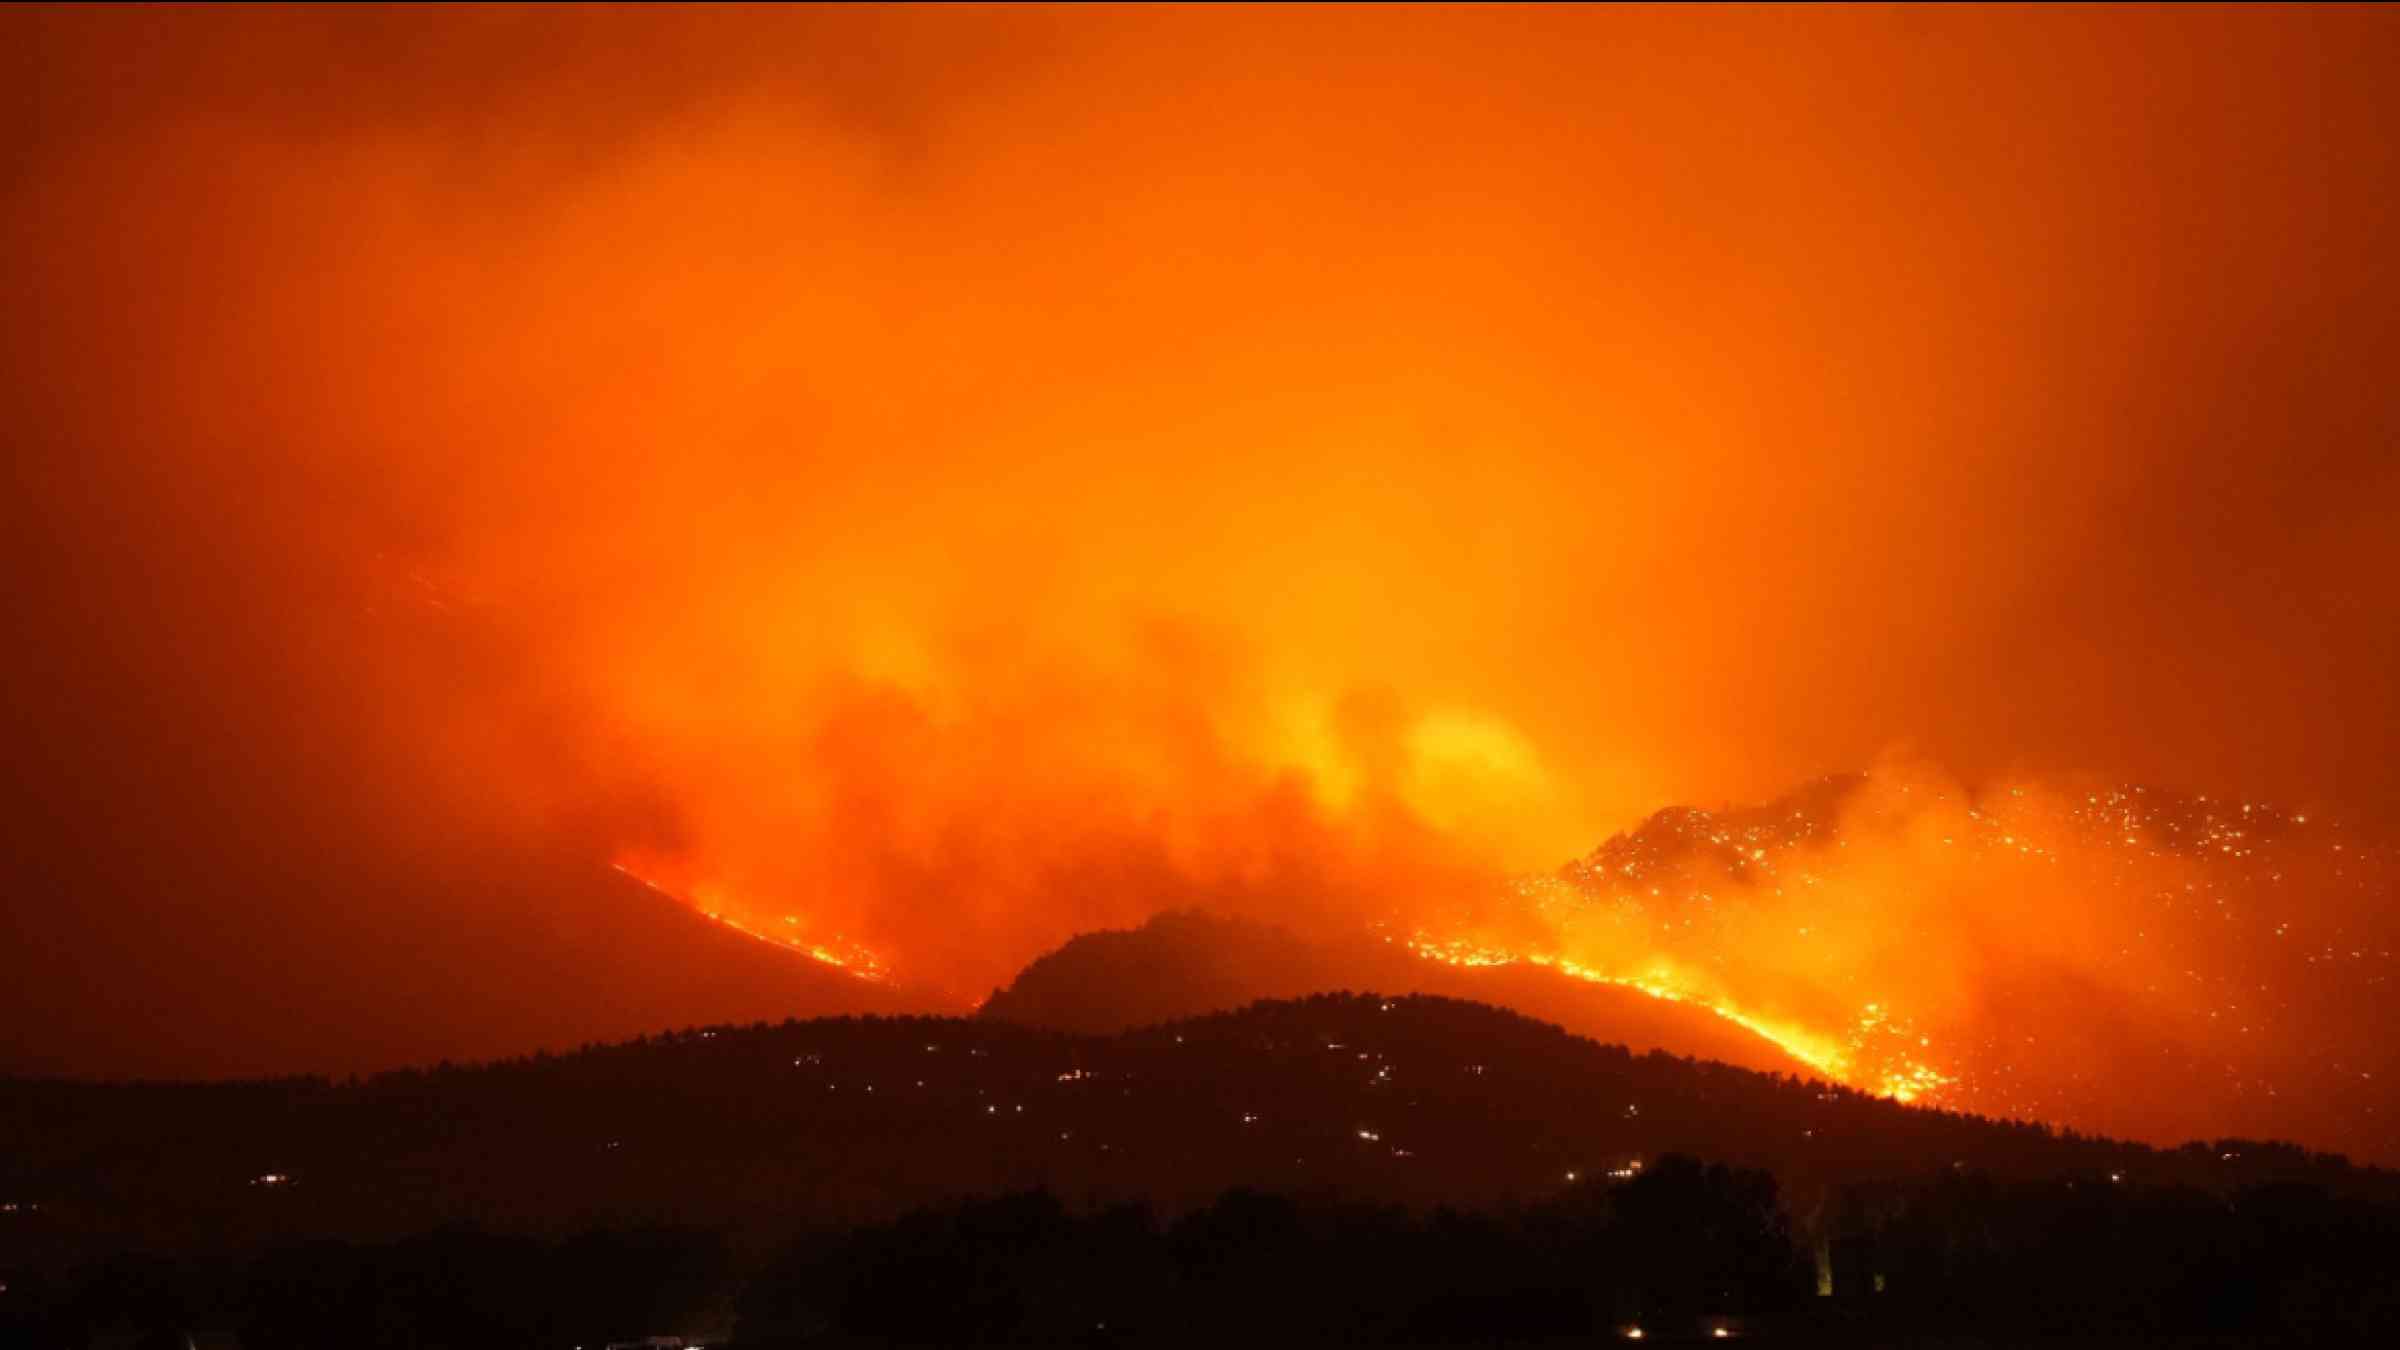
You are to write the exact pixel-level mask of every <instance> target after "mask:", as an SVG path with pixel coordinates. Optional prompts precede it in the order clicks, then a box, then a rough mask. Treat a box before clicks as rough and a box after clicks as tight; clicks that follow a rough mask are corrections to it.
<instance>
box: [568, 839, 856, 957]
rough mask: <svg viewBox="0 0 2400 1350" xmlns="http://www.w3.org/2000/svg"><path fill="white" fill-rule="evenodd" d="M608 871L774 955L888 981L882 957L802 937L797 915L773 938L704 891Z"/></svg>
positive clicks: (620, 865) (831, 940)
mask: <svg viewBox="0 0 2400 1350" xmlns="http://www.w3.org/2000/svg"><path fill="white" fill-rule="evenodd" d="M609 867H610V869H611V870H613V871H616V872H619V873H622V874H623V875H625V876H627V877H630V878H632V879H633V880H635V881H638V882H640V883H641V884H642V885H644V886H647V887H649V888H650V889H651V890H653V891H656V892H658V893H659V894H660V895H663V896H665V897H667V898H668V899H670V900H673V901H675V902H676V903H678V904H680V905H684V906H686V907H687V908H690V909H692V910H694V911H695V912H697V913H699V914H700V915H701V916H702V917H704V918H707V919H710V920H712V921H714V922H716V923H719V924H722V925H724V926H725V927H727V928H730V929H732V930H733V931H734V932H737V933H740V934H741V935H742V936H744V937H747V938H750V939H751V940H753V941H756V942H763V943H765V944H766V945H768V946H770V947H773V948H775V949H777V950H778V951H788V952H793V953H796V954H798V955H801V956H805V957H807V958H808V959H810V960H812V961H815V962H818V963H820V964H822V965H828V966H831V967H833V968H834V969H835V970H838V971H840V972H842V973H843V974H845V975H849V976H851V977H853V978H855V979H860V980H865V981H866V982H867V983H869V984H883V983H887V982H888V981H889V980H890V979H891V974H892V971H891V966H890V965H889V964H887V963H886V962H885V961H884V959H883V958H882V957H880V956H878V955H876V954H875V953H874V952H872V951H869V950H867V949H866V948H865V947H862V946H860V945H859V944H857V943H856V942H852V941H850V940H849V939H848V938H845V937H843V936H842V935H841V934H839V933H834V934H830V935H827V936H826V937H824V938H822V939H815V938H810V937H808V936H805V934H806V933H807V931H808V929H809V928H810V927H811V925H810V924H809V923H808V922H807V921H806V920H804V919H803V918H802V917H801V916H799V915H797V914H787V915H784V916H783V921H784V923H785V924H787V925H789V926H790V927H791V928H792V929H793V930H794V931H793V932H791V933H789V934H786V935H784V936H782V937H775V936H771V935H769V934H766V933H762V932H760V931H758V930H757V929H755V928H752V927H751V926H750V925H748V924H746V923H744V922H742V921H741V920H740V919H736V918H730V917H728V916H727V915H726V914H725V911H724V909H723V908H722V907H721V906H719V905H715V904H712V903H710V897H709V895H708V894H707V888H702V889H701V890H699V891H696V892H694V893H693V894H689V895H686V894H679V893H678V892H677V891H676V890H674V889H673V888H671V887H668V886H665V885H662V884H660V883H659V882H657V881H653V880H652V879H650V878H649V877H647V876H644V875H643V874H642V873H640V872H637V871H635V870H634V869H633V868H632V867H631V866H628V865H627V864H626V863H625V862H623V861H618V862H612V863H610V864H609Z"/></svg>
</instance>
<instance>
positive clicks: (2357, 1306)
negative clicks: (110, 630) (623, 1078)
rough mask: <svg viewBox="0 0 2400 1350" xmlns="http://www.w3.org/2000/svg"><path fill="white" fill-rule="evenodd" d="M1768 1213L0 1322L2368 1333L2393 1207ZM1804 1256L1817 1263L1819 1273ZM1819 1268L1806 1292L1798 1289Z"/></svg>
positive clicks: (946, 1224)
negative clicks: (1818, 1216)
mask: <svg viewBox="0 0 2400 1350" xmlns="http://www.w3.org/2000/svg"><path fill="white" fill-rule="evenodd" d="M1832 1205H1833V1209H1834V1213H1833V1214H1832V1215H1831V1216H1830V1217H1829V1218H1828V1219H1827V1221H1826V1222H1825V1224H1824V1225H1823V1227H1822V1229H1821V1231H1820V1232H1818V1233H1815V1234H1811V1233H1809V1232H1807V1231H1804V1230H1798V1229H1796V1228H1795V1226H1794V1225H1793V1223H1792V1221H1791V1219H1790V1217H1789V1215H1788V1213H1787V1211H1786V1210H1785V1209H1784V1208H1783V1206H1782V1205H1781V1203H1780V1196H1779V1193H1778V1188H1777V1186H1776V1183H1775V1181H1774V1179H1773V1178H1772V1177H1770V1176H1768V1175H1767V1174H1765V1173H1761V1172H1757V1171H1754V1170H1748V1169H1742V1168H1735V1167H1727V1166H1723V1165H1703V1164H1701V1163H1699V1162H1696V1161H1693V1160H1691V1159H1688V1158H1684V1157H1681V1156H1676V1155H1669V1156H1666V1157H1662V1158H1660V1159H1658V1160H1656V1161H1655V1162H1654V1163H1652V1164H1651V1165H1649V1166H1648V1167H1646V1168H1644V1169H1643V1170H1642V1171H1641V1172H1640V1173H1639V1175H1637V1176H1635V1177H1632V1178H1629V1179H1618V1178H1601V1179H1597V1180H1592V1179H1583V1180H1579V1181H1578V1182H1577V1183H1576V1184H1574V1185H1572V1186H1569V1187H1566V1188H1563V1189H1562V1190H1560V1191H1558V1192H1557V1193H1555V1194H1553V1195H1551V1196H1549V1197H1546V1198H1545V1199H1543V1200H1541V1201H1538V1202H1535V1203H1530V1204H1525V1205H1516V1206H1506V1207H1502V1208H1498V1209H1491V1210H1465V1209H1458V1208H1450V1207H1436V1208H1432V1209H1427V1208H1421V1207H1411V1206H1402V1205H1391V1204H1381V1203H1375V1202H1370V1201H1364V1200H1359V1199H1356V1198H1345V1197H1342V1196H1339V1195H1335V1194H1331V1193H1327V1192H1308V1193H1295V1192H1275V1191H1263V1190H1256V1189H1249V1188H1241V1189H1235V1190H1230V1191H1227V1192H1225V1193H1223V1194H1221V1195H1219V1196H1217V1197H1215V1198H1214V1199H1213V1200H1212V1201H1211V1202H1210V1203H1208V1204H1206V1205H1204V1206H1201V1207H1198V1208H1194V1209H1190V1210H1187V1211H1185V1212H1183V1213H1181V1214H1178V1215H1174V1216H1170V1217H1162V1216H1161V1215H1160V1214H1159V1213H1158V1212H1157V1211H1154V1210H1153V1209H1151V1208H1150V1207H1149V1206H1148V1205H1146V1204H1141V1203H1103V1204H1097V1205H1086V1204H1076V1203H1071V1202H1069V1201H1067V1200H1064V1199H1062V1198H1060V1197H1058V1196H1056V1195H1055V1194H1053V1193H1052V1192H1049V1191H1042V1190H1035V1191H1023V1192H1015V1193H1009V1194H1004V1195H1000V1196H997V1197H993V1198H976V1199H960V1200H952V1201H948V1202H945V1203H942V1204H939V1205H935V1206H929V1207H926V1208H922V1209H918V1210H914V1211H911V1212H909V1213H906V1214H903V1215H901V1216H899V1217H897V1218H895V1219H892V1220H889V1221H886V1222H879V1223H872V1224H866V1225H861V1226H857V1227H853V1228H848V1229H841V1230H817V1231H811V1232H808V1233H806V1234H804V1235H802V1236H800V1237H797V1238H791V1239H787V1240H785V1241H783V1242H781V1243H779V1244H777V1245H775V1246H773V1247H771V1248H768V1249H766V1250H765V1251H764V1252H763V1253H761V1254H755V1255H744V1254H743V1252H742V1251H741V1249H740V1248H739V1247H738V1246H736V1245H735V1244H733V1243H731V1242H729V1241H728V1240H727V1238H726V1236H725V1235H724V1234H722V1233H718V1232H711V1231H702V1230H690V1229H641V1230H630V1231H614V1232H611V1231H595V1232H590V1233H584V1234H579V1235H576V1236H573V1237H569V1238H564V1239H558V1240H545V1239H536V1238H530V1237H523V1236H508V1235H501V1234H494V1233H490V1232H486V1231H482V1230H477V1229H472V1228H463V1227H450V1228H444V1229H440V1230H437V1231H434V1232H430V1233H424V1234H419V1235H415V1236H411V1237H406V1238H401V1239H397V1240H393V1241H388V1242H374V1243H344V1242H327V1241H309V1242H297V1243H289V1244H280V1245H276V1246H271V1247H269V1248H267V1249H265V1250H264V1251H261V1252H259V1253H258V1254H256V1255H254V1256H251V1257H248V1258H246V1259H239V1260H237V1259H233V1258H231V1257H213V1258H212V1257H209V1256H205V1255H196V1256H187V1257H184V1258H180V1259H168V1258H163V1257H156V1256H145V1255H118V1256H114V1257H110V1258H108V1259H105V1260H102V1261H98V1262H95V1263H92V1264H90V1265H87V1266H82V1267H77V1268H73V1269H68V1270H63V1271H58V1272H50V1273H38V1272H37V1273H34V1274H32V1275H31V1276H30V1277H28V1276H26V1275H24V1274H23V1273H20V1272H0V1282H4V1283H5V1284H6V1285H7V1288H6V1290H5V1291H0V1346H5V1347H9V1348H10V1350H16V1348H17V1347H23V1348H24V1350H64V1348H66V1347H77V1348H80V1347H84V1346H88V1345H90V1344H92V1343H93V1338H94V1337H95V1335H104V1334H105V1335H113V1336H115V1337H116V1338H117V1340H116V1342H115V1343H119V1344H124V1343H127V1342H129V1341H130V1342H132V1343H135V1344H144V1345H158V1346H172V1347H177V1350H180V1347H181V1346H182V1344H183V1343H182V1340H181V1338H180V1333H181V1332H182V1331H184V1330H186V1329H189V1328H195V1327H197V1328H209V1329H223V1330H230V1331H233V1332H236V1333H238V1334H239V1335H240V1337H241V1342H242V1344H243V1345H244V1346H246V1347H249V1348H250V1350H321V1348H328V1347H330V1348H335V1350H340V1348H344V1347H358V1348H360V1350H386V1348H389V1350H399V1348H400V1347H422V1348H424V1350H485V1348H486V1347H489V1348H490V1350H501V1348H502V1347H508V1348H510V1350H522V1348H524V1347H545V1346H558V1347H566V1346H578V1345H580V1346H593V1347H596V1346H599V1345H602V1344H605V1343H606V1342H607V1341H608V1340H610V1339H613V1338H629V1337H633V1336H639V1335H648V1334H656V1333H668V1334H679V1335H689V1334H691V1333H692V1332H694V1331H695V1330H705V1331H708V1332H710V1333H712V1334H713V1335H719V1336H721V1335H724V1334H726V1332H727V1331H728V1330H730V1332H731V1334H732V1336H733V1342H734V1343H735V1344H737V1345H747V1346H758V1347H772V1346H780V1345H790V1344H798V1343H811V1342H829V1343H835V1344H839V1343H901V1344H971V1343H1009V1342H1015V1343H1028V1342H1038V1343H1050V1344H1055V1343H1061V1342H1096V1343H1125V1344H1188V1345H1203V1344H1205V1345H1212V1346H1213V1345H1223V1344H1244V1343H1254V1342H1259V1341H1267V1342H1275V1343H1295V1344H1297V1343H1312V1342H1328V1341H1343V1342H1360V1343H1391V1344H1421V1345H1437V1344H1463V1343H1494V1342H1526V1341H1569V1340H1576V1339H1581V1338H1588V1337H1592V1336H1595V1335H1609V1334H1622V1333H1623V1332H1624V1331H1625V1330H1627V1329H1629V1328H1631V1327H1634V1326H1639V1327H1641V1328H1643V1329H1644V1331H1645V1333H1646V1336H1647V1338H1649V1339H1657V1340H1666V1339H1674V1338H1677V1337H1679V1336H1680V1337H1692V1336H1704V1335H1706V1334H1707V1333H1708V1332H1711V1331H1714V1330H1715V1329H1717V1328H1720V1327H1725V1328H1730V1329H1732V1330H1733V1331H1734V1332H1735V1333H1736V1334H1738V1335H1742V1336H1747V1337H1757V1338H1763V1339H1782V1340H1787V1341H1796V1342H1802V1343H1809V1344H1845V1345H1851V1344H1868V1345H1872V1344H1900V1343H1912V1342H1921V1341H1942V1340H1947V1339H1954V1338H1960V1337H1966V1338H1977V1337H1980V1338H1997V1339H1999V1340H2000V1341H2002V1342H2004V1343H2005V1342H2007V1341H2008V1340H2010V1339H2012V1338H2014V1339H2019V1340H2022V1339H2028V1338H2034V1337H2047V1336H2063V1337H2077V1338H2085V1340H2086V1342H2087V1343H2107V1344H2154V1343H2190V1342H2191V1340H2192V1339H2193V1338H2205V1339H2207V1340H2208V1343H2211V1344H2256V1343H2322V1342H2331V1343H2339V1344H2360V1345H2365V1344H2389V1343H2392V1342H2393V1338H2394V1337H2400V1286H2396V1285H2395V1282H2394V1280H2393V1278H2392V1272H2393V1271H2394V1270H2395V1269H2400V1209H2395V1208H2393V1207H2390V1206H2385V1205H2378V1204H2375V1203H2372V1202H2368V1201H2363V1200H2359V1199H2356V1198H2346V1197H2342V1196H2337V1195H2333V1194H2330V1193H2328V1192H2326V1191H2325V1190H2323V1189H2322V1188H2318V1187H2310V1186H2299V1185H2291V1184H2276V1185H2268V1186H2260V1187H2252V1188H2247V1189H2243V1190H2240V1191H2237V1192H2234V1193H2232V1194H2230V1195H2219V1194H2214V1193H2210V1192H2205V1191H2199V1190H2195V1189H2192V1188H2188V1187H2175V1186H2163V1187H2144V1186H2137V1185H2132V1184H2127V1183H2116V1182H2105V1181H2104V1182H2099V1183H2091V1182H2085V1181H2079V1180H2078V1181H2065V1180H2058V1181H2048V1182H2009V1181H2000V1180H1995V1179H1992V1178H1990V1177H1985V1176H1974V1175H1952V1176H1945V1177H1940V1178H1934V1179H1930V1180H1924V1181H1918V1182H1909V1183H1879V1184H1875V1185H1869V1186H1860V1187H1850V1188H1845V1189H1844V1190H1843V1191H1841V1192H1840V1193H1839V1194H1838V1195H1837V1196H1836V1197H1835V1198H1834V1200H1833V1201H1832ZM1828 1278H1830V1281H1831V1286H1832V1287H1831V1289H1830V1290H1826V1288H1825V1284H1824V1282H1825V1281H1826V1280H1827V1279H1828ZM1820 1293H1830V1297H1819V1296H1817V1295H1818V1294H1820Z"/></svg>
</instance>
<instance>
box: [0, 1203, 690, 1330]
mask: <svg viewBox="0 0 2400 1350" xmlns="http://www.w3.org/2000/svg"><path fill="white" fill-rule="evenodd" d="M731 1272H732V1265H731V1261H730V1254H729V1249H728V1247H727V1245H726V1243H725V1241H724V1238H723V1236H722V1235H720V1234H716V1233H706V1232H696V1231H690V1230H668V1229H651V1230H633V1231H623V1232H614V1231H595V1232H591V1233H586V1234H580V1235H577V1236H575V1237H573V1238H569V1239H566V1240H564V1241H557V1242H550V1241H543V1240H539V1239H535V1238H528V1237H514V1236H504V1235H499V1234H494V1233H489V1232H484V1231H480V1230H477V1229H471V1228H445V1229H441V1230H437V1231H434V1232H430V1233H424V1234H419V1235H416V1236H412V1237H407V1238H402V1239H399V1240H397V1241H392V1242H383V1243H348V1242H332V1241H315V1242H303V1243H295V1244H291V1245H288V1246H277V1247H271V1248H269V1249H267V1250H266V1251H264V1252H261V1253H259V1254H258V1255H257V1256H255V1257H253V1258H251V1259H250V1260H248V1261H246V1262H240V1261H231V1260H222V1259H211V1258H209V1257H207V1256H205V1255H192V1256H186V1257H184V1258H181V1259H169V1258H165V1257H160V1256H154V1255H147V1254H139V1253H128V1254H120V1255H117V1256H113V1257H110V1258H107V1259H105V1260H102V1261H100V1262H98V1263H96V1264H94V1265H92V1266H90V1267H87V1268H83V1269H78V1270H73V1271H68V1272H63V1273H61V1274H58V1275H53V1276H49V1277H46V1278H45V1277H42V1276H35V1277H33V1278H32V1279H30V1280H28V1279H25V1278H22V1277H12V1278H10V1279H8V1280H7V1281H6V1282H7V1284H8V1288H7V1290H6V1291H5V1293H0V1346H4V1347H7V1348H8V1350H82V1348H83V1347H85V1346H88V1345H91V1344H93V1343H94V1342H95V1340H96V1339H100V1338H105V1339H107V1340H108V1341H110V1342H111V1343H118V1344H126V1343H130V1344H131V1345H133V1346H138V1347H143V1348H144V1350H148V1347H152V1346H156V1347H159V1348H160V1350H185V1346H186V1340H185V1336H186V1334H187V1333H189V1332H191V1331H193V1330H195V1329H197V1330H200V1331H230V1332H234V1333H235V1334H237V1335H239V1337H240V1338H241V1344H242V1346H243V1347H244V1348H245V1350H345V1348H346V1347H354V1348H355V1350H445V1348H448V1350H483V1348H484V1347H490V1350H501V1347H508V1348H509V1350H525V1348H526V1347H548V1346H557V1347H562V1348H563V1347H569V1346H579V1345H580V1346H588V1347H592V1350H598V1347H600V1346H601V1345H604V1344H606V1343H607V1342H608V1341H609V1340H611V1339H614V1338H630V1337H634V1336H640V1335H646V1334H649V1333H650V1332H652V1331H654V1330H656V1329H657V1328H660V1327H685V1326H691V1325H694V1324H695V1322H697V1321H699V1320H702V1319H704V1318H706V1317H707V1316H708V1315H709V1312H710V1304H711V1302H712V1301H715V1300H721V1299H722V1298H723V1297H724V1294H725V1292H726V1288H727V1281H728V1280H729V1279H730V1278H731Z"/></svg>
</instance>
